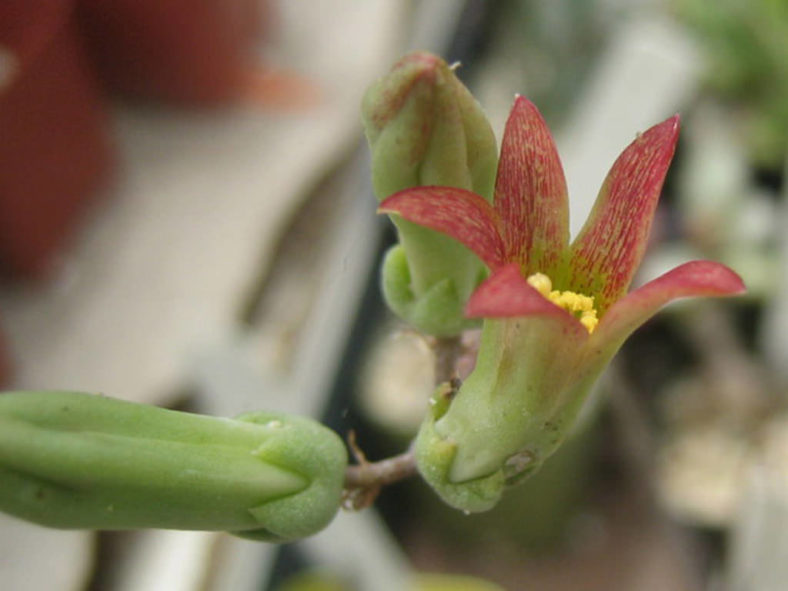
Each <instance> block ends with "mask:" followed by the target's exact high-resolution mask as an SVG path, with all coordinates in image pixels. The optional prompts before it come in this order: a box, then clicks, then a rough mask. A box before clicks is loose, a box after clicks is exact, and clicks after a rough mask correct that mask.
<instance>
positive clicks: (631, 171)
mask: <svg viewBox="0 0 788 591" xmlns="http://www.w3.org/2000/svg"><path fill="white" fill-rule="evenodd" d="M678 133H679V117H678V115H676V116H674V117H671V118H670V119H668V120H666V121H663V122H662V123H660V124H659V125H655V126H654V127H652V128H651V129H649V130H648V131H646V132H645V133H643V134H641V135H640V136H639V137H638V138H637V139H636V140H635V141H634V142H632V144H630V145H629V147H627V149H626V150H624V152H623V153H622V154H621V156H619V157H618V159H617V160H616V162H615V164H613V167H612V168H611V170H610V172H609V173H608V175H607V178H606V179H605V182H604V184H603V185H602V189H601V190H600V192H599V197H597V201H596V203H595V204H594V208H593V210H592V211H591V215H590V216H589V218H588V220H587V221H586V224H585V226H584V227H583V230H582V231H581V232H580V234H579V235H578V237H577V238H576V239H575V241H574V243H573V244H572V248H571V253H572V254H571V262H570V266H571V269H572V278H571V280H570V289H572V290H573V291H578V292H582V293H587V294H589V295H594V296H595V297H596V304H597V309H599V311H600V312H601V313H604V311H605V310H606V309H607V307H608V306H609V305H610V304H611V303H612V302H613V301H615V300H617V299H618V298H620V297H621V295H623V294H624V293H626V290H627V288H628V287H629V284H630V282H631V281H632V277H633V276H634V274H635V271H636V270H637V268H638V266H639V265H640V261H641V259H642V258H643V253H644V251H645V248H646V242H647V239H648V234H649V231H650V229H651V222H652V220H653V218H654V211H655V209H656V207H657V201H658V200H659V194H660V192H661V190H662V184H663V182H664V180H665V174H666V173H667V171H668V167H669V166H670V161H671V159H672V158H673V152H674V150H675V147H676V141H677V140H678Z"/></svg>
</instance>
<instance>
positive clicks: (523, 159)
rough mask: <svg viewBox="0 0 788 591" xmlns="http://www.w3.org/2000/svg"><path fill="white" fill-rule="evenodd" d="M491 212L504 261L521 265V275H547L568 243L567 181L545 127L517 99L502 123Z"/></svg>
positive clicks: (522, 100)
mask: <svg viewBox="0 0 788 591" xmlns="http://www.w3.org/2000/svg"><path fill="white" fill-rule="evenodd" d="M495 208H496V210H497V211H498V212H499V214H500V216H501V220H502V222H503V227H504V241H505V242H506V258H507V260H509V261H518V262H520V263H521V264H522V266H523V268H524V270H525V272H526V274H530V273H534V272H537V271H542V272H546V273H548V274H550V273H551V271H553V269H554V268H555V267H556V266H557V265H558V264H559V262H560V260H561V259H562V255H563V253H564V251H565V250H566V247H567V244H568V241H569V209H568V205H567V191H566V181H565V179H564V171H563V169H562V167H561V161H560V159H559V157H558V151H557V150H556V147H555V142H554V141H553V137H552V135H551V134H550V130H549V129H548V127H547V124H546V123H545V122H544V119H543V118H542V116H541V114H540V113H539V111H538V110H537V108H536V107H535V106H534V105H533V103H531V102H530V101H528V100H527V99H526V98H524V97H521V96H518V97H517V98H516V99H515V102H514V106H513V107H512V111H511V113H510V115H509V119H508V121H507V122H506V129H505V131H504V136H503V142H502V144H501V158H500V162H499V164H498V178H497V180H496V186H495Z"/></svg>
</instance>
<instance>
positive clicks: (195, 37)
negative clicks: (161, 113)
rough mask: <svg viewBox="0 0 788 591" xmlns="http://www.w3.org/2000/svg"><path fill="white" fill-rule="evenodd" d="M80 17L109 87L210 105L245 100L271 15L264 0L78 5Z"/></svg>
mask: <svg viewBox="0 0 788 591" xmlns="http://www.w3.org/2000/svg"><path fill="white" fill-rule="evenodd" d="M264 13H266V14H264ZM78 16H79V21H80V24H81V25H82V29H83V32H84V35H85V39H86V42H87V44H88V47H89V49H90V53H91V57H92V59H93V61H94V64H95V66H96V68H97V71H98V75H99V77H100V79H101V81H102V82H103V83H104V84H105V85H106V86H107V87H109V88H111V89H112V90H114V91H116V92H120V93H122V94H124V95H127V96H132V97H138V98H144V99H157V100H164V101H169V102H175V103H181V104H188V105H198V106H210V105H214V104H221V103H226V102H229V101H232V100H235V99H237V98H238V97H239V96H240V95H241V91H242V89H243V87H244V84H245V82H246V80H247V75H248V71H249V70H250V69H253V68H254V67H255V64H256V63H257V62H258V59H257V58H256V56H254V55H253V53H252V49H253V47H254V44H255V43H256V42H257V41H259V39H260V36H261V34H262V32H263V31H262V23H263V22H264V18H263V17H264V16H265V17H268V14H267V11H266V10H265V4H264V3H263V2H261V1H260V0H196V1H195V0H166V1H163V0H79V3H78Z"/></svg>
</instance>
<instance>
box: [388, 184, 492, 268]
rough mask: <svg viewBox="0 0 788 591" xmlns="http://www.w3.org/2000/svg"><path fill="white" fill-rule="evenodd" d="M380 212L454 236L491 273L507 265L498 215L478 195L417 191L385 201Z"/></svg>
mask: <svg viewBox="0 0 788 591" xmlns="http://www.w3.org/2000/svg"><path fill="white" fill-rule="evenodd" d="M378 212H379V213H394V214H398V215H399V216H401V217H402V218H404V219H406V220H408V221H410V222H413V223H416V224H419V225H421V226H426V227H427V228H431V229H433V230H436V231H438V232H442V233H444V234H447V235H448V236H451V237H452V238H454V239H455V240H457V241H458V242H460V243H462V244H464V245H465V246H467V247H468V248H469V249H471V250H472V251H473V252H474V253H476V255H477V256H478V257H479V258H480V259H481V260H482V261H484V263H485V264H486V265H487V266H488V267H490V268H491V269H497V268H498V267H500V266H501V265H503V264H504V245H503V240H502V238H501V235H500V231H499V221H498V214H497V213H496V212H495V210H494V209H493V207H492V205H490V204H489V203H488V202H487V201H486V200H485V199H484V198H483V197H481V196H479V195H477V194H476V193H472V192H471V191H466V190H464V189H457V188H453V187H414V188H411V189H405V190H404V191H399V192H398V193H394V194H393V195H391V196H390V197H387V198H386V199H384V200H383V201H382V202H381V204H380V207H379V208H378Z"/></svg>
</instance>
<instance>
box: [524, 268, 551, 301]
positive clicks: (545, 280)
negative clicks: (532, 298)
mask: <svg viewBox="0 0 788 591" xmlns="http://www.w3.org/2000/svg"><path fill="white" fill-rule="evenodd" d="M526 281H528V283H529V284H530V285H531V287H533V288H534V289H535V290H536V291H538V292H539V293H541V294H542V295H543V296H544V297H546V298H549V297H550V290H551V289H553V282H552V281H550V278H549V277H548V276H547V275H545V274H544V273H534V274H533V275H531V276H530V277H529V278H528V279H527V280H526Z"/></svg>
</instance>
